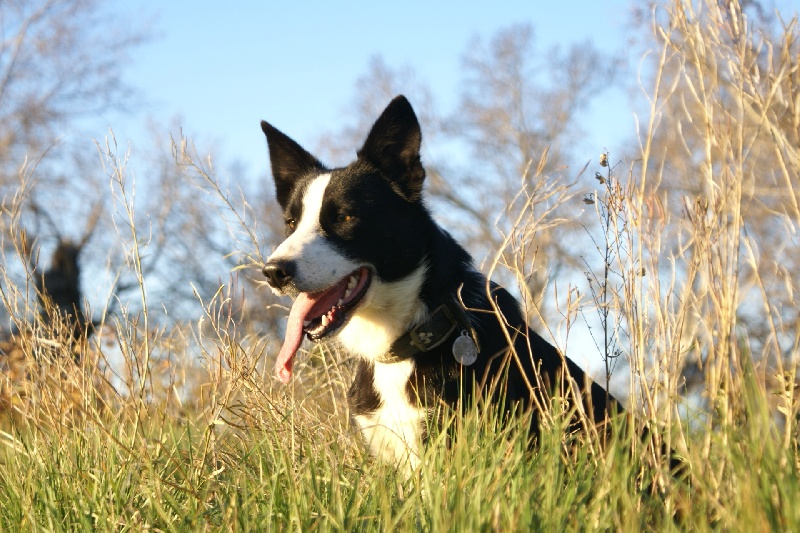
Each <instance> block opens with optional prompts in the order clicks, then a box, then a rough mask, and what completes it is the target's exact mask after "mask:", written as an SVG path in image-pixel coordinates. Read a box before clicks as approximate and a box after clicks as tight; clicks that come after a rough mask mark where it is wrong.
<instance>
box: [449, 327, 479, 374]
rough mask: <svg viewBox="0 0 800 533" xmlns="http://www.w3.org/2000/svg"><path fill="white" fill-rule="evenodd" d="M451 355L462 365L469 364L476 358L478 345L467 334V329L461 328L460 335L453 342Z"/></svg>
mask: <svg viewBox="0 0 800 533" xmlns="http://www.w3.org/2000/svg"><path fill="white" fill-rule="evenodd" d="M453 357H455V359H456V361H458V362H459V363H460V364H462V365H464V366H469V365H471V364H472V363H474V362H475V361H477V360H478V347H477V346H475V341H473V340H472V337H470V336H469V333H467V330H462V331H461V335H460V336H459V337H458V338H457V339H456V340H455V342H454V343H453Z"/></svg>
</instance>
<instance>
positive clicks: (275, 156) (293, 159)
mask: <svg viewBox="0 0 800 533" xmlns="http://www.w3.org/2000/svg"><path fill="white" fill-rule="evenodd" d="M261 130H262V131H263V132H264V135H266V136H267V146H268V147H269V160H270V164H271V165H272V177H273V178H274V179H275V195H276V197H277V199H278V203H279V204H280V205H281V207H286V203H287V202H288V201H289V194H290V193H291V192H292V187H293V186H294V182H295V181H296V180H297V179H298V178H301V177H303V176H307V175H308V174H310V173H312V172H319V171H324V170H326V168H325V165H323V164H322V163H320V162H319V160H318V159H317V158H316V157H314V156H313V155H311V154H309V153H308V152H306V151H305V150H304V149H303V147H302V146H300V145H299V144H297V143H296V142H294V141H293V140H292V139H291V138H290V137H289V136H287V135H285V134H284V133H283V132H281V131H280V130H278V129H276V128H275V127H273V126H272V124H270V123H268V122H266V121H264V120H262V121H261Z"/></svg>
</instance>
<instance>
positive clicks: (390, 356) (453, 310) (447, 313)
mask: <svg viewBox="0 0 800 533" xmlns="http://www.w3.org/2000/svg"><path fill="white" fill-rule="evenodd" d="M459 334H460V335H461V336H464V337H467V339H469V342H470V343H472V344H473V346H472V349H474V350H475V354H477V352H478V351H479V346H480V345H479V344H478V334H477V333H476V331H475V328H473V327H472V324H471V323H470V320H469V317H468V316H467V313H466V311H465V310H464V308H463V307H462V306H461V305H460V304H458V303H456V302H448V303H445V304H443V305H440V306H439V307H437V308H436V309H435V310H434V311H433V313H431V315H430V317H429V318H428V320H427V321H426V322H423V323H422V324H418V325H417V326H414V327H413V328H411V329H410V330H409V331H407V332H406V333H405V334H404V335H403V336H402V337H400V338H399V339H397V340H396V341H394V342H393V343H392V346H391V347H390V348H389V351H388V352H386V353H385V354H383V355H382V356H380V357H378V358H376V359H375V360H376V361H377V362H379V363H397V362H400V361H403V360H405V359H408V358H410V357H413V356H415V355H417V354H419V353H425V352H429V351H431V350H433V349H434V348H437V347H439V346H441V345H442V344H444V343H445V342H446V341H447V340H448V339H451V338H453V337H455V336H457V335H459ZM455 340H456V342H457V341H458V340H459V339H455ZM454 344H455V343H454ZM456 351H457V349H454V352H453V353H454V356H455V357H456V360H459V358H460V356H459V354H457V353H456ZM459 362H461V363H462V364H472V362H474V358H472V360H469V362H466V363H465V362H464V361H461V360H459Z"/></svg>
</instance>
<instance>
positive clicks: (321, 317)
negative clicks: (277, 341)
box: [275, 267, 372, 383]
mask: <svg viewBox="0 0 800 533" xmlns="http://www.w3.org/2000/svg"><path fill="white" fill-rule="evenodd" d="M371 280H372V273H371V272H370V270H369V269H368V268H366V267H362V268H359V269H358V270H356V271H354V272H352V273H350V274H348V275H347V276H345V277H344V278H342V279H341V280H340V281H339V282H337V283H336V284H334V285H333V286H331V287H330V288H328V289H325V290H323V291H319V292H315V293H308V292H301V293H300V294H298V295H297V298H296V299H295V301H294V304H293V305H292V309H291V311H289V323H288V324H287V325H286V337H285V338H284V340H283V346H282V347H281V351H280V353H279V354H278V360H277V363H276V364H275V372H276V373H277V375H278V378H280V380H281V381H283V382H284V383H288V381H289V379H290V378H291V377H292V363H293V361H294V356H295V354H296V353H297V350H298V349H299V348H300V343H301V342H302V341H303V335H304V334H305V335H306V336H307V337H308V338H309V339H310V340H312V341H319V340H320V339H323V338H325V337H327V336H328V335H331V334H332V333H334V332H335V331H336V330H338V329H339V328H341V327H342V326H343V325H345V324H346V323H347V320H348V319H349V318H350V316H351V315H352V312H353V310H355V309H356V307H358V304H359V303H360V302H361V299H362V298H363V297H364V295H365V294H366V293H367V289H369V285H370V281H371Z"/></svg>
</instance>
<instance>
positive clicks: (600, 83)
mask: <svg viewBox="0 0 800 533" xmlns="http://www.w3.org/2000/svg"><path fill="white" fill-rule="evenodd" d="M468 50H469V51H468V52H467V53H466V54H465V55H464V79H463V83H462V86H463V87H464V91H463V95H462V97H461V100H460V102H459V103H458V105H457V108H456V109H455V110H454V111H452V112H451V113H442V112H441V111H439V110H437V108H436V105H435V102H434V101H433V98H432V97H431V92H430V90H429V89H428V88H427V86H426V85H425V84H424V83H422V82H420V81H419V80H417V79H416V77H415V75H414V73H413V71H412V70H411V69H409V68H401V69H392V68H391V67H389V66H387V65H386V64H385V63H384V62H383V61H382V60H381V59H375V60H373V61H372V63H371V64H370V68H369V71H368V73H367V75H366V76H364V77H362V78H361V79H359V80H358V82H357V83H356V93H357V95H358V96H357V98H356V103H355V105H354V106H353V109H351V110H349V111H351V113H352V116H354V117H356V118H355V119H354V120H355V122H354V123H353V124H348V125H347V126H345V127H344V128H343V131H340V132H335V133H334V134H333V135H330V136H326V137H325V139H324V142H323V143H322V144H323V146H324V147H326V148H329V149H330V148H333V149H332V150H330V152H331V153H333V154H334V155H337V156H340V154H342V153H344V154H347V152H346V151H345V152H343V150H342V149H341V148H343V147H346V150H352V149H353V147H355V146H357V143H358V142H359V140H360V139H361V138H363V135H364V134H365V131H366V128H367V127H368V125H369V124H368V123H367V121H368V120H369V117H372V116H375V115H376V114H377V113H378V112H379V111H380V109H382V106H384V105H385V102H387V101H389V99H391V98H392V97H393V96H395V95H396V94H399V93H404V94H406V95H407V96H408V97H409V98H411V100H412V101H413V102H414V105H415V109H419V111H420V113H419V114H420V122H421V123H422V127H423V133H424V146H423V150H424V159H425V161H424V162H425V168H426V170H427V173H428V178H427V187H428V192H429V195H430V198H431V199H432V205H433V207H434V210H435V211H436V212H437V214H438V215H439V216H440V217H442V218H445V219H446V225H447V227H448V228H451V229H452V230H453V232H454V233H455V234H456V235H457V236H458V238H459V239H460V240H462V241H464V242H465V243H466V244H467V246H468V247H469V248H470V250H471V251H472V252H473V254H474V255H475V256H476V257H478V258H484V257H487V256H488V255H489V254H490V253H491V254H493V253H494V252H495V251H496V250H498V249H500V248H502V247H507V246H508V245H509V242H508V235H509V232H510V231H511V226H512V225H513V221H514V220H515V219H517V218H518V216H519V213H517V212H516V211H515V210H518V209H520V208H523V206H524V208H525V209H532V210H533V211H534V212H532V213H531V216H532V217H533V219H535V220H537V221H538V222H541V224H539V225H538V226H537V228H536V230H535V231H533V232H530V233H528V234H526V235H525V236H524V237H522V238H521V240H517V242H515V243H514V245H513V248H514V250H513V253H511V254H509V256H508V258H507V261H508V262H512V261H517V260H516V259H512V256H515V255H518V254H519V252H520V250H523V249H524V250H525V254H524V255H525V256H526V259H525V260H524V261H522V262H521V263H519V262H518V263H519V264H518V266H524V267H525V269H524V270H525V272H524V273H522V274H521V273H520V272H519V271H517V272H516V273H515V274H514V275H516V276H517V277H518V278H519V277H520V275H521V276H522V277H523V278H525V279H521V280H506V281H511V282H514V281H522V283H523V285H527V291H528V294H527V296H529V297H530V298H529V300H530V301H529V303H531V304H532V305H534V306H535V307H536V308H537V309H538V310H539V312H541V313H547V312H548V310H549V309H548V306H547V305H546V303H545V302H546V300H545V299H543V298H542V294H543V292H544V291H545V290H546V288H547V279H548V277H549V276H550V275H551V274H553V272H554V271H555V272H557V271H558V270H559V269H560V268H563V267H565V266H573V267H574V266H576V265H579V264H580V247H576V246H570V244H569V243H570V239H565V238H563V235H564V232H573V233H574V232H575V231H576V229H577V228H579V226H578V225H577V224H576V223H575V218H576V213H579V212H580V211H581V207H582V204H580V203H579V201H575V202H571V203H567V204H565V205H563V206H559V202H556V200H557V199H558V200H560V201H563V200H564V194H565V192H566V189H567V188H568V187H567V185H569V183H570V182H571V181H574V180H575V179H577V177H578V176H579V175H580V173H581V169H582V167H583V166H584V164H585V163H586V162H585V161H583V162H580V164H575V163H574V160H573V159H574V157H575V154H573V153H571V150H570V147H571V142H570V140H571V139H572V138H573V137H574V136H575V135H578V134H579V132H580V127H579V118H580V116H581V112H582V111H584V110H585V109H586V107H587V105H588V104H589V103H590V102H591V101H592V99H593V98H595V97H597V96H598V95H599V94H601V92H602V89H603V88H604V87H605V86H608V85H609V84H611V83H613V59H612V58H610V57H606V56H604V55H603V54H601V53H600V52H599V51H597V50H596V49H595V48H594V47H593V46H592V45H591V44H589V43H581V44H580V45H573V46H572V47H570V48H569V49H568V50H567V51H562V50H561V49H559V48H554V49H551V50H538V49H536V47H535V40H534V32H533V28H532V27H531V26H529V25H517V26H511V27H509V28H506V29H503V30H501V31H499V32H497V33H496V34H495V35H493V36H492V37H491V39H489V41H488V44H487V43H484V41H483V40H482V39H480V38H477V37H476V38H475V39H474V41H473V42H472V43H470V45H469V46H468ZM440 149H441V153H448V154H452V153H454V151H455V153H456V154H457V157H455V158H453V159H452V160H448V159H447V158H446V157H442V156H439V155H438V153H439V150H440ZM598 153H599V152H598ZM340 160H341V159H340ZM562 187H563V188H562ZM521 188H522V189H525V191H526V193H525V194H527V195H529V196H530V198H528V200H525V201H520V198H519V193H520V189H521ZM545 213H546V214H547V218H548V222H546V223H544V218H543V215H544V214H545ZM556 221H557V222H558V230H557V232H556V231H555V226H554V225H553V222H556ZM567 221H571V222H570V224H567ZM534 237H535V239H534ZM573 242H574V241H573ZM509 251H511V250H509ZM522 263H526V264H525V265H523V264H522ZM534 315H535V313H534Z"/></svg>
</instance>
